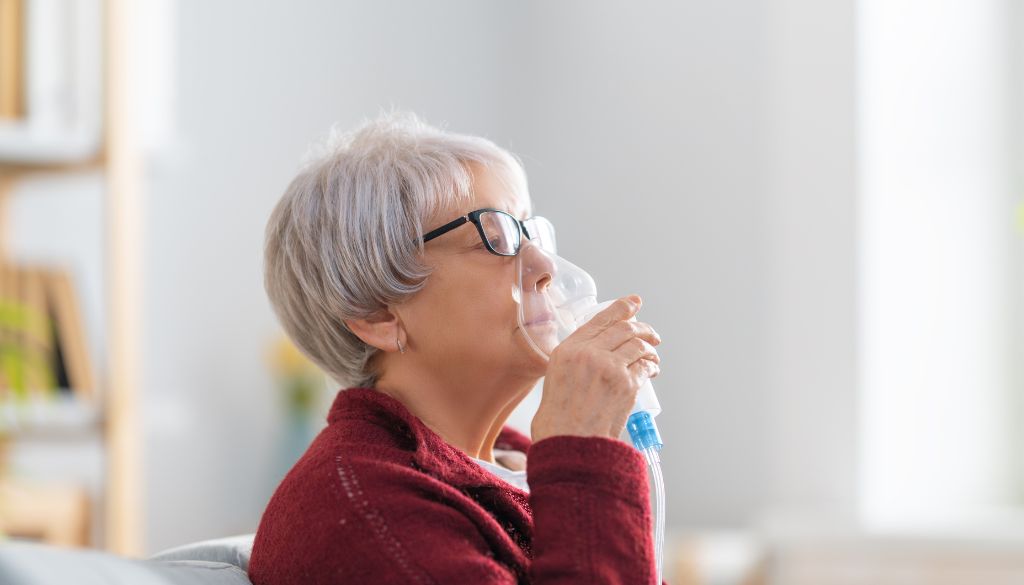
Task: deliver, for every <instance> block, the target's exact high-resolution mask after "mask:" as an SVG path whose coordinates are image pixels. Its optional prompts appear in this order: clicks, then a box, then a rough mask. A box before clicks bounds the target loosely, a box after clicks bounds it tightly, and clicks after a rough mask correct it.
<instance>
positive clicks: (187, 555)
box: [151, 534, 256, 571]
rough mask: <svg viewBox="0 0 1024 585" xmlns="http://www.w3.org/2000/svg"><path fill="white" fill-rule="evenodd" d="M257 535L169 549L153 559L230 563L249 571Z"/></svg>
mask: <svg viewBox="0 0 1024 585" xmlns="http://www.w3.org/2000/svg"><path fill="white" fill-rule="evenodd" d="M254 538H256V535H255V534H242V535H240V536H228V537H226V538H216V539H213V540H204V541H202V542H196V543H192V544H186V545H183V546H179V547H176V548H172V549H168V550H165V551H163V552H160V553H157V554H155V555H153V556H152V557H151V559H152V560H155V561H213V562H217V563H228V564H230V565H234V566H236V567H238V568H239V569H242V570H243V571H248V570H249V557H250V556H251V555H252V542H253V539H254Z"/></svg>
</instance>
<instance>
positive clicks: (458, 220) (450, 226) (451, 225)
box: [423, 215, 469, 244]
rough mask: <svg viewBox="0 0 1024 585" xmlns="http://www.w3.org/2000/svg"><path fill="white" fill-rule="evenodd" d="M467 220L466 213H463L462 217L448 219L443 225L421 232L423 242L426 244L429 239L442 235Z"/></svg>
mask: <svg viewBox="0 0 1024 585" xmlns="http://www.w3.org/2000/svg"><path fill="white" fill-rule="evenodd" d="M467 221H469V217H468V216H466V215H463V216H462V217H459V218H456V219H453V220H452V221H449V222H448V223H446V224H444V225H443V226H441V227H439V228H437V229H436V230H431V231H429V232H427V233H425V234H423V243H424V244H426V243H427V242H429V241H430V240H433V239H434V238H436V237H437V236H440V235H444V234H446V233H448V232H450V231H452V230H453V229H455V228H457V227H459V226H460V225H462V224H464V223H466V222H467Z"/></svg>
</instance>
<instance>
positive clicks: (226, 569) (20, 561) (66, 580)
mask: <svg viewBox="0 0 1024 585" xmlns="http://www.w3.org/2000/svg"><path fill="white" fill-rule="evenodd" d="M0 583H3V585H69V584H72V583H73V584H74V585H251V583H250V582H249V579H248V577H246V575H245V572H244V571H242V570H241V569H240V568H238V567H237V566H235V565H233V564H229V563H216V562H210V561H164V562H158V561H142V560H131V559H125V558H121V557H118V556H116V555H112V554H108V553H104V552H100V551H95V550H74V549H64V548H57V547H53V546H45V545H40V544H34V543H27V542H16V541H15V542H9V543H5V544H3V545H0Z"/></svg>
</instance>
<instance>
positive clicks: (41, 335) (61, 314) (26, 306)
mask: <svg viewBox="0 0 1024 585" xmlns="http://www.w3.org/2000/svg"><path fill="white" fill-rule="evenodd" d="M69 389H70V391H72V392H73V393H74V394H75V395H76V396H77V397H81V398H88V397H90V396H92V394H93V392H94V390H95V381H94V376H93V369H92V364H91V362H90V359H89V352H88V347H87V343H86V335H85V329H84V326H83V322H82V315H81V311H80V308H79V303H78V298H77V294H76V292H75V288H74V286H73V283H72V280H71V277H70V275H69V274H68V273H67V272H66V271H65V270H59V269H51V268H45V267H33V266H18V265H13V264H8V263H2V262H0V400H12V399H13V400H15V401H17V400H19V399H21V400H29V399H33V398H41V397H45V396H47V395H52V394H54V393H58V392H62V391H63V392H66V391H69Z"/></svg>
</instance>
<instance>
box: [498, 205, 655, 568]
mask: <svg viewBox="0 0 1024 585" xmlns="http://www.w3.org/2000/svg"><path fill="white" fill-rule="evenodd" d="M522 227H523V230H524V231H526V232H527V233H526V235H527V237H528V238H529V239H528V240H524V241H523V242H522V245H521V247H520V248H519V250H518V254H516V265H517V268H518V270H517V271H516V272H517V281H516V282H515V283H514V285H513V289H512V290H513V292H512V294H513V298H514V299H515V301H516V303H517V305H518V321H519V330H520V331H522V333H523V335H524V336H525V337H526V341H527V343H529V345H530V347H532V348H533V350H534V351H536V352H537V353H538V354H540V355H541V356H543V357H545V358H550V356H551V352H552V351H553V350H554V349H555V347H557V346H558V344H560V343H562V342H563V341H564V340H565V339H566V338H567V337H569V336H570V335H571V334H572V333H573V332H574V331H576V329H578V328H579V327H580V326H581V325H583V324H584V323H586V322H587V321H588V320H590V319H591V318H592V317H593V316H594V315H596V314H597V313H600V312H601V311H602V310H604V309H605V308H606V307H608V305H610V304H611V303H612V302H613V301H605V302H598V300H597V285H596V284H595V283H594V279H593V278H591V276H590V275H589V274H587V272H586V271H585V270H583V269H582V268H580V267H579V266H576V265H575V264H573V263H571V262H569V261H568V260H566V259H564V258H562V257H560V256H558V254H556V253H555V237H554V228H553V226H551V224H550V222H548V221H547V220H544V219H543V218H539V217H538V218H531V219H529V220H526V221H524V222H523V224H522ZM660 412H661V405H660V404H659V403H658V397H657V396H656V395H655V394H654V386H653V385H652V384H651V382H650V380H648V381H646V382H645V383H644V385H643V386H642V387H641V388H640V390H639V392H638V393H637V399H636V403H635V404H634V405H633V410H632V411H631V413H630V415H629V419H628V421H627V424H626V428H627V429H628V431H629V436H630V439H631V440H632V442H633V445H634V446H635V447H636V448H637V449H638V450H639V451H640V452H641V453H642V454H643V455H644V458H645V459H646V461H647V465H648V467H649V469H650V471H651V476H652V483H653V485H654V492H655V494H654V495H655V526H654V544H655V554H656V558H657V565H658V583H659V584H660V583H661V582H662V580H661V579H662V554H663V549H664V540H665V483H664V478H663V476H662V473H661V460H660V458H659V457H658V451H659V450H660V449H661V446H662V441H661V436H660V435H659V433H658V427H657V426H656V425H655V423H654V417H655V416H657V415H658V414H659V413H660Z"/></svg>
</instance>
